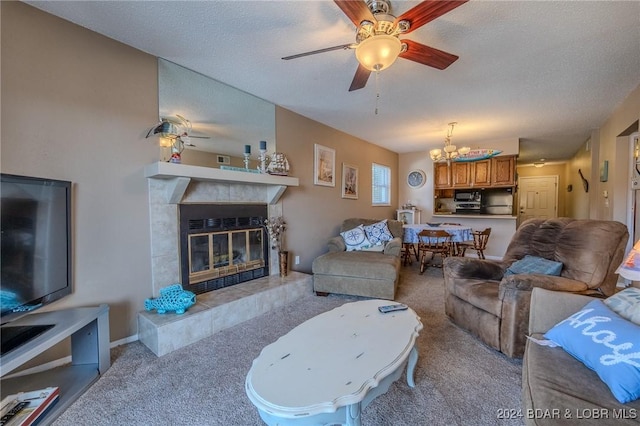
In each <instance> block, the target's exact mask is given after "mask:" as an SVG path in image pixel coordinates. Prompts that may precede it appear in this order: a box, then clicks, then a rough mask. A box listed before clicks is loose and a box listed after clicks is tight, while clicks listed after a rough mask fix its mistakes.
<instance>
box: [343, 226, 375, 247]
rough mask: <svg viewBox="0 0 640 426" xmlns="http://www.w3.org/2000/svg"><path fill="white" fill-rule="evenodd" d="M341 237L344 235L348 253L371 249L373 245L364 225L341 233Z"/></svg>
mask: <svg viewBox="0 0 640 426" xmlns="http://www.w3.org/2000/svg"><path fill="white" fill-rule="evenodd" d="M340 235H342V239H343V240H344V244H345V245H346V246H347V251H354V250H362V249H363V248H367V247H371V243H370V242H369V240H368V239H367V235H366V234H365V232H364V226H362V225H358V226H356V227H355V228H353V229H349V230H348V231H344V232H341V233H340Z"/></svg>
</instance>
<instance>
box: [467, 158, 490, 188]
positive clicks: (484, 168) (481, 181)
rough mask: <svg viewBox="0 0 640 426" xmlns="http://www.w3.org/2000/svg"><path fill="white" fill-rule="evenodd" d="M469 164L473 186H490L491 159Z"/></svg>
mask: <svg viewBox="0 0 640 426" xmlns="http://www.w3.org/2000/svg"><path fill="white" fill-rule="evenodd" d="M471 164H472V176H473V181H472V184H473V186H491V159H487V160H480V161H475V162H473V163H471Z"/></svg>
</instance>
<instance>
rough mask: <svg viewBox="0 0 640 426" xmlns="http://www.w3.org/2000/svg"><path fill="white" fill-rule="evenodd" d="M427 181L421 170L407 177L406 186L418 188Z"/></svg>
mask: <svg viewBox="0 0 640 426" xmlns="http://www.w3.org/2000/svg"><path fill="white" fill-rule="evenodd" d="M426 181H427V175H426V174H425V173H424V172H423V171H422V170H413V171H411V172H409V174H408V175H407V184H409V186H410V187H412V188H420V187H421V186H422V185H424V183H425V182H426Z"/></svg>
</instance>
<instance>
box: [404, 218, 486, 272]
mask: <svg viewBox="0 0 640 426" xmlns="http://www.w3.org/2000/svg"><path fill="white" fill-rule="evenodd" d="M402 228H403V230H404V233H403V237H402V245H403V246H404V257H403V260H404V263H405V264H407V263H410V262H411V259H410V256H411V253H413V255H414V256H415V258H416V261H419V255H418V251H417V250H416V248H415V244H417V243H418V234H419V233H420V231H422V230H423V229H431V230H443V231H446V232H447V233H448V234H450V235H451V243H452V245H453V247H452V252H453V253H454V254H455V255H457V253H458V249H457V244H458V243H463V242H465V241H471V240H473V234H472V232H473V229H472V228H471V226H468V225H453V224H445V223H419V224H413V225H408V224H407V225H402ZM432 242H435V241H432Z"/></svg>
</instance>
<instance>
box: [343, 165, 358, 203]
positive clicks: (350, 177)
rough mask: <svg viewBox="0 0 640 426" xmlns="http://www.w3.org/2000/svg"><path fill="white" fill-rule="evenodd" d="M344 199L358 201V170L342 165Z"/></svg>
mask: <svg viewBox="0 0 640 426" xmlns="http://www.w3.org/2000/svg"><path fill="white" fill-rule="evenodd" d="M342 198H349V199H351V200H357V199H358V168H357V167H356V166H352V165H350V164H344V163H342Z"/></svg>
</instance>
